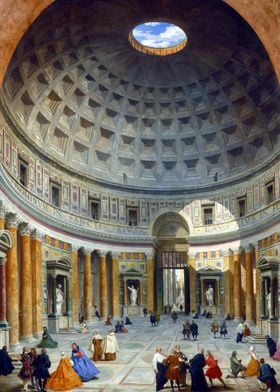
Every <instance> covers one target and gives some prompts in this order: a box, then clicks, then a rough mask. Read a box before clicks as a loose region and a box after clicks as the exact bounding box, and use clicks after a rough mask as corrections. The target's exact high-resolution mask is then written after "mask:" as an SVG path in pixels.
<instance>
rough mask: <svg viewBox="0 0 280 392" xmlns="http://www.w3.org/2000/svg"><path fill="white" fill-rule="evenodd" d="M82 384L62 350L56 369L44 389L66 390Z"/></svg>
mask: <svg viewBox="0 0 280 392" xmlns="http://www.w3.org/2000/svg"><path fill="white" fill-rule="evenodd" d="M82 385H83V383H82V381H81V379H80V377H79V376H78V374H77V373H76V372H75V371H74V370H73V368H72V366H71V363H70V361H69V359H68V358H67V357H66V356H65V354H64V352H62V353H61V357H60V361H59V364H58V366H57V368H56V370H55V371H54V372H53V373H52V374H51V376H50V378H48V380H47V384H46V389H51V390H53V391H68V390H70V389H72V388H75V387H81V386H82Z"/></svg>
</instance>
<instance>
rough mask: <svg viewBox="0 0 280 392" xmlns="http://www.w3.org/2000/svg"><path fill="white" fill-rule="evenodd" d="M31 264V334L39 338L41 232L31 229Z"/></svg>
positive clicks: (41, 284) (40, 322)
mask: <svg viewBox="0 0 280 392" xmlns="http://www.w3.org/2000/svg"><path fill="white" fill-rule="evenodd" d="M30 246H31V265H32V308H33V311H32V313H33V317H32V332H33V336H35V337H36V338H39V337H40V336H41V333H42V323H43V319H42V315H43V302H42V297H43V295H42V290H43V289H42V286H43V282H42V233H40V232H39V231H38V230H33V231H32V233H31V240H30Z"/></svg>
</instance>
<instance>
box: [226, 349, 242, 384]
mask: <svg viewBox="0 0 280 392" xmlns="http://www.w3.org/2000/svg"><path fill="white" fill-rule="evenodd" d="M230 369H231V372H232V375H231V374H229V375H228V376H227V377H226V378H236V377H237V376H238V374H239V373H241V377H243V376H244V372H245V370H246V367H245V366H243V365H242V363H241V359H238V358H237V352H236V351H233V352H232V354H231V357H230Z"/></svg>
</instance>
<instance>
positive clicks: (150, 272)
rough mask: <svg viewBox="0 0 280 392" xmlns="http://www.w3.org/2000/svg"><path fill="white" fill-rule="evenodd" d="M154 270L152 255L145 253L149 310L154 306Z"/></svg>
mask: <svg viewBox="0 0 280 392" xmlns="http://www.w3.org/2000/svg"><path fill="white" fill-rule="evenodd" d="M154 271H155V265H154V255H153V254H151V255H150V254H148V255H147V308H148V309H149V310H154V308H155V294H154V293H155V288H154V281H155V277H154ZM164 305H166V304H164Z"/></svg>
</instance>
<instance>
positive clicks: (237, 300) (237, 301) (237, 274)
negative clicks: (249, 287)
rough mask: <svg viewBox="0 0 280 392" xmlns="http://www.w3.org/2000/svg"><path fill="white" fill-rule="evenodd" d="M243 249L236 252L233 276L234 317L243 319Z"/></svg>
mask: <svg viewBox="0 0 280 392" xmlns="http://www.w3.org/2000/svg"><path fill="white" fill-rule="evenodd" d="M240 252H241V250H238V251H235V252H234V278H233V308H234V319H235V320H237V321H239V320H241V319H242V314H241V265H240V259H241V253H240Z"/></svg>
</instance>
